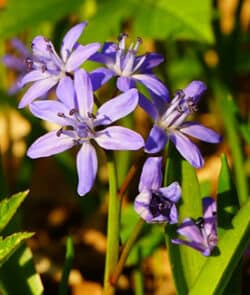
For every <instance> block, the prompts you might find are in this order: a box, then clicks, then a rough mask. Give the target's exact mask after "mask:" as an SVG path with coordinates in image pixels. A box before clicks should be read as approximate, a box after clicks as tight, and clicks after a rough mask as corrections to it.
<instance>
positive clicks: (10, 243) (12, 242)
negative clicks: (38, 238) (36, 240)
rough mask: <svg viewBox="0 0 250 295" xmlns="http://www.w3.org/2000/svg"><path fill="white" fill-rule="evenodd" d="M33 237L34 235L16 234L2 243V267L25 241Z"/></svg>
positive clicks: (0, 262)
mask: <svg viewBox="0 0 250 295" xmlns="http://www.w3.org/2000/svg"><path fill="white" fill-rule="evenodd" d="M31 236H33V233H27V232H23V233H15V234H12V235H10V236H8V237H6V238H4V239H2V240H1V241H0V267H1V266H2V265H3V263H4V262H5V261H6V260H7V259H8V258H9V257H10V255H12V254H13V253H14V252H15V251H16V249H17V248H18V247H19V246H20V245H21V242H23V241H24V240H25V239H28V238H30V237H31Z"/></svg>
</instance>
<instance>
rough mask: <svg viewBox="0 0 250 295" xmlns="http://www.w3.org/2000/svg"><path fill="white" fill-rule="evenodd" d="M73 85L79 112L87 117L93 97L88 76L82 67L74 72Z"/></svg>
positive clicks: (91, 107) (92, 103) (91, 106)
mask: <svg viewBox="0 0 250 295" xmlns="http://www.w3.org/2000/svg"><path fill="white" fill-rule="evenodd" d="M74 78H75V79H74V85H75V91H76V98H77V107H78V109H79V113H80V114H81V115H82V116H83V117H85V118H88V116H89V113H92V111H93V105H94V99H93V91H92V85H91V81H90V78H89V76H88V74H87V72H85V71H84V70H83V69H80V70H78V71H76V72H75V77H74Z"/></svg>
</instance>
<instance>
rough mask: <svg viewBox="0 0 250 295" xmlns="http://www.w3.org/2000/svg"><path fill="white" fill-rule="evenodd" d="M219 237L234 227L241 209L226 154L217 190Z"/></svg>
mask: <svg viewBox="0 0 250 295" xmlns="http://www.w3.org/2000/svg"><path fill="white" fill-rule="evenodd" d="M217 207H218V210H217V212H218V226H219V237H221V236H222V235H223V233H224V231H225V229H228V228H230V227H232V224H231V223H232V219H233V217H234V215H235V214H236V212H237V210H238V209H239V203H238V198H237V192H236V189H235V186H234V183H233V181H232V178H231V172H230V168H229V166H228V163H227V158H226V156H225V155H222V156H221V170H220V175H219V182H218V191H217Z"/></svg>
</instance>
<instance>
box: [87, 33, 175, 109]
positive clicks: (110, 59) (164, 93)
mask: <svg viewBox="0 0 250 295" xmlns="http://www.w3.org/2000/svg"><path fill="white" fill-rule="evenodd" d="M127 37H128V36H127V35H126V34H122V35H121V37H120V38H119V43H118V44H116V43H112V42H107V43H105V44H104V46H103V49H102V51H101V53H96V54H94V55H93V56H92V57H91V60H94V61H96V62H100V63H103V64H105V65H106V66H107V68H98V69H97V70H95V71H93V72H92V73H91V74H90V76H91V80H92V84H93V87H94V90H96V89H98V88H99V87H101V86H102V85H103V84H104V83H106V82H107V81H108V80H109V79H111V78H112V77H114V76H118V79H117V83H116V84H117V88H118V89H119V90H120V91H122V92H124V91H127V90H128V89H131V88H135V87H136V82H139V83H141V84H143V85H144V86H145V87H146V88H147V89H148V91H149V92H150V93H151V94H152V96H153V98H155V97H158V98H160V99H161V100H163V101H165V102H166V101H168V99H169V95H168V90H167V89H166V87H165V86H164V85H163V83H162V82H161V81H159V80H158V79H157V77H156V76H155V75H154V74H153V72H152V68H154V67H156V66H158V65H159V64H160V63H162V62H163V57H162V56H161V55H160V54H157V53H147V54H144V55H140V56H137V52H138V49H139V46H140V44H141V42H142V40H141V39H140V38H138V39H137V42H136V43H135V44H131V45H130V47H129V48H128V50H126V48H125V41H126V38H127ZM145 99H146V98H144V97H143V96H142V95H140V101H139V102H140V104H142V107H143V105H144V100H145Z"/></svg>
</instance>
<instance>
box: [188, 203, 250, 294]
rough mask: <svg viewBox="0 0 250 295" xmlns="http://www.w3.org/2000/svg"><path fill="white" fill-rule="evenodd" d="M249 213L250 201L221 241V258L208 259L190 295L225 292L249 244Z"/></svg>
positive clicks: (219, 245) (219, 246) (211, 257)
mask: <svg viewBox="0 0 250 295" xmlns="http://www.w3.org/2000/svg"><path fill="white" fill-rule="evenodd" d="M249 212H250V201H248V202H247V203H245V205H244V206H243V207H242V208H241V209H240V211H239V212H238V214H237V215H236V216H235V217H234V219H233V221H232V229H229V230H227V231H226V232H225V233H224V235H223V237H222V238H221V239H220V240H219V242H218V249H219V251H220V254H219V256H217V257H213V256H210V257H209V258H208V259H207V261H206V263H205V265H204V267H203V269H202V271H201V273H200V275H199V277H198V278H197V280H196V282H195V284H194V285H193V287H192V288H191V290H190V292H189V293H188V294H189V295H197V294H202V295H211V294H213V295H219V294H221V293H222V292H223V290H224V288H225V287H226V285H227V283H228V282H229V280H230V278H231V276H232V273H233V271H234V269H235V268H236V267H237V265H238V263H239V261H240V259H241V258H242V255H243V253H244V251H245V249H246V247H247V245H248V243H249V237H250V227H249ZM208 280H209V281H208ZM204 286H206V287H204Z"/></svg>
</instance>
